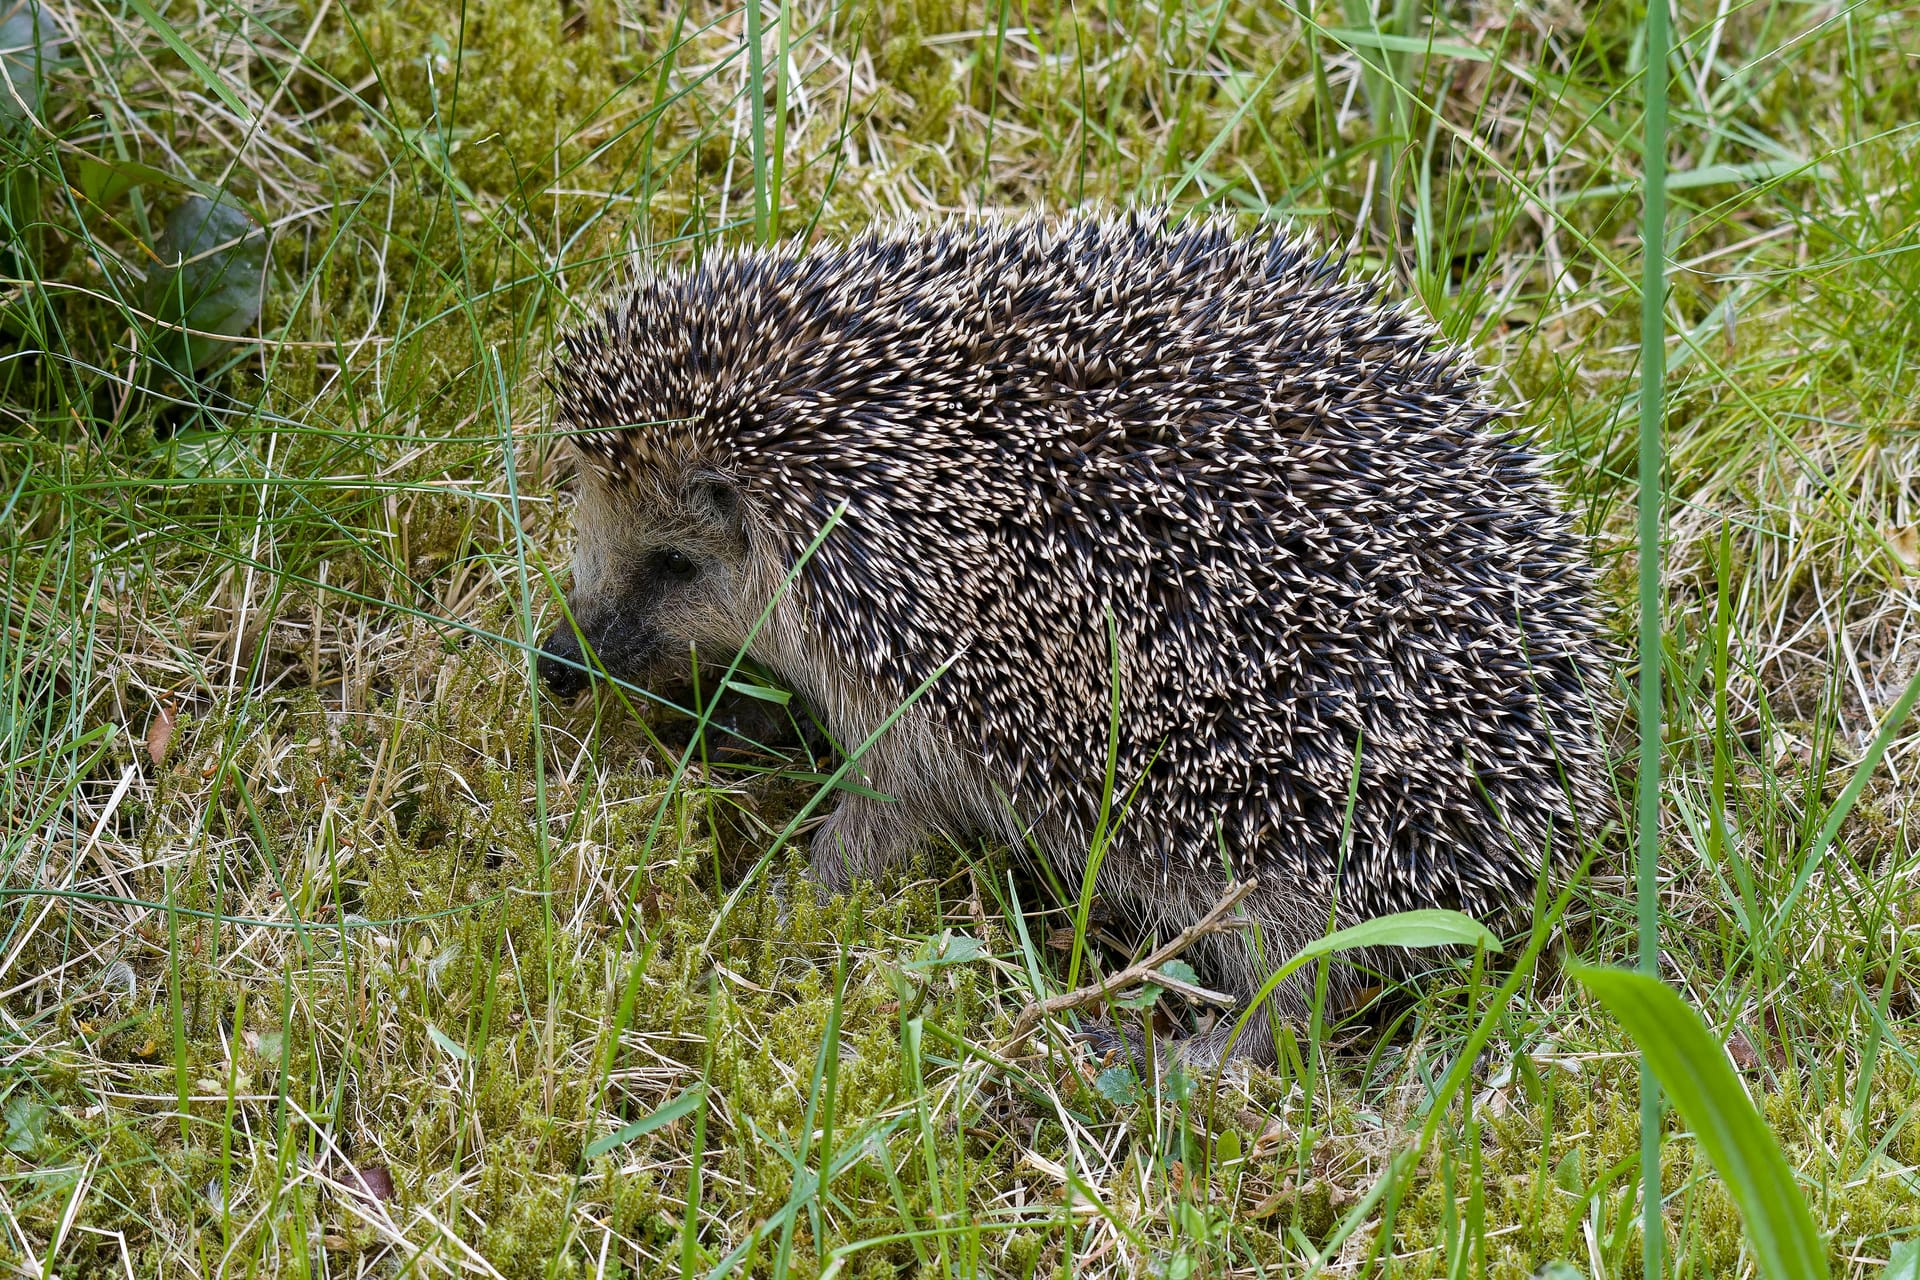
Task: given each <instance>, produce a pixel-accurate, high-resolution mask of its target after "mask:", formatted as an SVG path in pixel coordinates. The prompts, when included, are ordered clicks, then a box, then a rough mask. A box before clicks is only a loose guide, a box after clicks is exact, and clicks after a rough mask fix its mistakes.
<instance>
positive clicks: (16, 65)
mask: <svg viewBox="0 0 1920 1280" xmlns="http://www.w3.org/2000/svg"><path fill="white" fill-rule="evenodd" d="M65 38H66V33H65V32H64V31H62V30H61V29H60V22H59V19H57V18H55V17H54V16H53V14H52V13H50V12H48V10H47V8H46V6H45V5H43V4H41V3H39V0H24V3H15V4H8V3H7V0H0V65H4V66H5V68H6V72H7V80H8V81H10V82H11V85H12V87H11V88H8V86H7V85H0V121H5V122H13V121H18V120H22V119H24V118H25V115H24V113H23V112H22V111H21V109H20V108H21V104H22V103H25V104H26V109H27V110H28V111H31V112H33V113H35V114H36V115H37V114H38V113H39V111H40V91H41V88H42V86H43V83H44V81H45V78H46V72H47V71H49V70H51V69H52V68H53V67H54V66H55V65H57V64H58V63H59V61H60V45H61V43H62V42H63V41H64V40H65ZM15 94H18V95H19V97H18V98H16V97H15V96H14V95H15Z"/></svg>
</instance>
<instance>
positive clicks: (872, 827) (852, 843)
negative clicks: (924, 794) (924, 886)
mask: <svg viewBox="0 0 1920 1280" xmlns="http://www.w3.org/2000/svg"><path fill="white" fill-rule="evenodd" d="M926 836H927V831H926V828H925V827H924V826H923V825H922V824H921V823H919V822H918V821H916V820H915V819H914V817H913V816H912V815H911V814H910V813H909V812H908V811H907V806H906V805H904V804H901V803H899V802H898V801H892V800H879V799H873V798H870V797H867V796H858V795H847V796H843V797H842V798H841V801H840V806H839V808H837V809H835V810H834V811H833V813H832V814H831V815H830V816H829V817H828V818H827V820H826V821H825V822H824V823H822V824H821V825H820V828H819V830H817V831H815V832H814V835H813V865H812V867H811V868H810V869H809V874H810V875H811V876H812V877H813V880H814V883H816V884H818V885H819V886H820V887H821V888H823V889H830V890H832V891H834V892H836V893H842V892H845V891H846V890H847V889H849V888H851V887H852V885H853V883H854V882H855V881H856V880H872V879H874V878H876V877H877V876H879V874H880V873H881V872H882V871H885V870H886V869H887V868H888V867H891V866H894V865H895V864H897V863H899V862H901V861H903V860H904V859H905V858H906V857H907V855H908V854H910V853H911V852H913V850H914V848H915V847H916V846H917V845H919V844H920V842H921V841H922V840H924V839H925V838H926Z"/></svg>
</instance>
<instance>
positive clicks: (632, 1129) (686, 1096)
mask: <svg viewBox="0 0 1920 1280" xmlns="http://www.w3.org/2000/svg"><path fill="white" fill-rule="evenodd" d="M706 1100H707V1086H706V1085H704V1084H696V1085H694V1086H693V1087H692V1088H691V1089H688V1090H687V1091H686V1092H685V1093H683V1094H681V1095H680V1096H679V1097H677V1098H675V1099H674V1100H673V1101H671V1102H668V1103H665V1104H663V1105H662V1106H661V1107H660V1108H659V1109H658V1110H657V1111H652V1112H649V1113H648V1114H646V1115H644V1116H642V1117H640V1119H638V1120H635V1121H634V1122H633V1123H632V1124H629V1125H623V1126H622V1127H620V1128H618V1129H616V1130H614V1131H613V1132H612V1133H603V1134H601V1135H600V1136H599V1137H597V1138H595V1139H594V1140H593V1141H592V1142H589V1143H588V1144H587V1150H586V1157H587V1159H589V1160H592V1159H595V1158H597V1157H599V1156H603V1155H605V1154H607V1152H609V1151H611V1150H613V1149H614V1148H615V1147H623V1146H625V1145H626V1144H627V1143H629V1142H632V1141H633V1140H634V1139H635V1138H638V1137H640V1136H641V1135H642V1134H648V1133H652V1132H653V1131H654V1130H655V1129H664V1128H666V1127H667V1126H668V1125H670V1124H672V1123H673V1122H674V1121H675V1120H678V1119H679V1118H680V1117H682V1116H684V1115H687V1114H689V1113H690V1112H692V1111H694V1110H695V1109H697V1108H698V1107H699V1106H700V1104H701V1103H703V1102H705V1101H706Z"/></svg>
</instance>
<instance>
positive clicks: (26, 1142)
mask: <svg viewBox="0 0 1920 1280" xmlns="http://www.w3.org/2000/svg"><path fill="white" fill-rule="evenodd" d="M50 1114H51V1113H50V1112H49V1111H48V1110H47V1108H46V1106H45V1105H44V1104H42V1103H38V1102H35V1101H34V1100H33V1099H32V1098H29V1097H26V1096H24V1095H23V1094H17V1093H16V1094H15V1095H13V1097H11V1098H8V1099H7V1137H6V1148H7V1150H9V1151H11V1152H13V1153H14V1154H15V1155H22V1156H30V1155H32V1154H33V1153H34V1152H36V1151H38V1150H39V1149H40V1146H41V1144H42V1143H44V1142H45V1141H46V1140H47V1119H48V1117H49V1115H50Z"/></svg>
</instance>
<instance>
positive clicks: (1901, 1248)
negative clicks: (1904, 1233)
mask: <svg viewBox="0 0 1920 1280" xmlns="http://www.w3.org/2000/svg"><path fill="white" fill-rule="evenodd" d="M1880 1280H1920V1237H1915V1238H1914V1239H1912V1240H1907V1241H1903V1242H1902V1243H1900V1244H1897V1245H1895V1246H1894V1247H1893V1256H1892V1257H1891V1258H1888V1259H1887V1269H1886V1270H1885V1271H1882V1272H1881V1273H1880Z"/></svg>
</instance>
